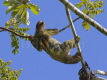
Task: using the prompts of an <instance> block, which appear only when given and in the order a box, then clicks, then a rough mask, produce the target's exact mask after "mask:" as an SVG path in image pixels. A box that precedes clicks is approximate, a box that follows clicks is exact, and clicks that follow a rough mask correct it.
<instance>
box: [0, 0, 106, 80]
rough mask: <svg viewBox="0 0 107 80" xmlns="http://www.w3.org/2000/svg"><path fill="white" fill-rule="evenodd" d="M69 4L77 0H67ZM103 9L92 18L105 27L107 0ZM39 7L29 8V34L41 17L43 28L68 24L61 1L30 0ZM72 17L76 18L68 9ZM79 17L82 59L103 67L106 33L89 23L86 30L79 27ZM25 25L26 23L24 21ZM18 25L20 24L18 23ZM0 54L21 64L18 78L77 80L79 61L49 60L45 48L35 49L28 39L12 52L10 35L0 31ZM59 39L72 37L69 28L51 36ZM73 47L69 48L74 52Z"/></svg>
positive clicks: (0, 13) (0, 2) (14, 64)
mask: <svg viewBox="0 0 107 80" xmlns="http://www.w3.org/2000/svg"><path fill="white" fill-rule="evenodd" d="M3 1H4V0H0V5H1V7H0V10H1V11H0V18H1V19H0V26H2V27H5V26H4V25H5V22H7V21H8V20H9V17H10V14H8V15H6V14H5V10H6V9H7V7H5V6H4V5H3ZM69 1H70V2H72V3H73V4H76V3H78V2H79V0H69ZM103 1H105V5H104V7H103V9H104V10H105V11H104V13H102V14H100V15H98V16H96V18H95V19H94V20H96V21H97V22H98V23H100V24H101V25H102V26H103V27H105V28H107V17H106V15H107V0H103ZM31 3H35V4H37V5H38V6H39V7H40V14H39V15H34V14H33V13H32V12H31V11H30V22H31V24H30V25H29V26H30V28H31V30H30V31H28V33H29V35H33V34H34V32H35V24H36V23H37V21H39V20H42V21H44V22H45V23H46V25H47V28H50V29H51V28H57V29H62V28H63V27H65V26H67V25H68V20H67V17H66V13H65V9H64V5H63V4H62V3H60V2H59V0H31ZM71 16H72V18H73V19H75V18H77V17H78V16H76V15H75V14H74V13H72V12H71ZM82 21H83V20H82V19H79V20H78V21H76V22H75V23H74V25H75V28H76V31H77V34H78V35H79V36H80V37H81V41H80V45H81V49H82V54H83V57H84V60H86V61H87V62H88V64H89V66H90V67H91V69H92V70H103V71H107V47H106V46H107V37H106V36H105V35H103V34H102V33H100V32H99V31H98V30H97V29H95V28H93V27H92V26H91V29H90V30H89V31H86V30H85V29H84V28H82V24H81V23H82ZM25 26H26V27H27V25H25ZM20 27H23V25H21V26H20ZM0 36H1V38H0V58H2V59H3V60H4V61H9V60H12V61H13V62H12V65H11V67H13V68H14V69H15V70H19V69H21V68H23V69H24V70H23V72H22V74H21V76H20V77H19V80H78V71H79V69H80V68H81V63H78V64H74V65H70V64H63V63H60V62H58V61H55V60H53V59H52V58H51V57H50V56H49V55H48V54H47V53H46V52H45V51H43V52H38V51H37V50H36V49H35V48H33V46H32V45H31V43H30V42H28V41H24V40H22V39H20V48H19V53H18V54H16V55H13V53H11V51H12V48H11V39H10V37H9V33H8V32H2V33H0ZM53 37H54V38H56V39H57V40H59V41H60V42H63V41H66V40H69V39H72V38H73V35H72V32H71V29H70V28H68V29H66V30H65V31H63V32H61V33H60V34H58V35H55V36H53ZM75 52H76V49H73V50H72V51H71V54H74V53H75ZM103 77H104V78H107V77H105V76H103Z"/></svg>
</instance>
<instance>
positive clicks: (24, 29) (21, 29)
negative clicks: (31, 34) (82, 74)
mask: <svg viewBox="0 0 107 80" xmlns="http://www.w3.org/2000/svg"><path fill="white" fill-rule="evenodd" d="M19 25H20V23H18V22H16V20H15V19H10V20H9V21H8V22H6V23H5V26H6V28H8V29H11V30H13V31H14V32H17V33H18V34H20V35H24V36H28V34H27V33H26V32H27V31H28V30H30V27H19ZM10 37H11V40H12V42H11V47H14V49H13V51H12V53H14V54H16V53H19V52H18V48H19V41H18V37H17V36H15V35H14V34H13V33H10ZM22 39H24V40H29V39H28V38H22Z"/></svg>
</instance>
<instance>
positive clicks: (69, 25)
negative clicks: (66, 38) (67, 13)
mask: <svg viewBox="0 0 107 80" xmlns="http://www.w3.org/2000/svg"><path fill="white" fill-rule="evenodd" d="M78 19H80V17H78V18H76V19H74V20H73V22H75V21H76V20H78ZM70 26H71V25H68V26H66V27H64V28H63V29H61V30H59V32H62V31H63V30H65V29H67V28H68V27H70Z"/></svg>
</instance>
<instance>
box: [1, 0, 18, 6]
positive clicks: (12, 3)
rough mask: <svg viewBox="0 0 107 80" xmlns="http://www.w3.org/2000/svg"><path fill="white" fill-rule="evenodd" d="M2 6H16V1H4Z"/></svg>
mask: <svg viewBox="0 0 107 80" xmlns="http://www.w3.org/2000/svg"><path fill="white" fill-rule="evenodd" d="M3 4H4V5H5V6H12V5H14V4H15V5H17V4H18V1H16V0H5V1H4V2H3Z"/></svg>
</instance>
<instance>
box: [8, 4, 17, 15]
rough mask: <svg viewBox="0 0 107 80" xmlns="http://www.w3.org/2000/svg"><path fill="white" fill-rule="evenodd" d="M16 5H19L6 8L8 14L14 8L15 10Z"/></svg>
mask: <svg viewBox="0 0 107 80" xmlns="http://www.w3.org/2000/svg"><path fill="white" fill-rule="evenodd" d="M16 7H17V5H13V6H9V7H8V9H7V10H6V14H8V13H9V12H11V11H12V10H14V9H15V8H16Z"/></svg>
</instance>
